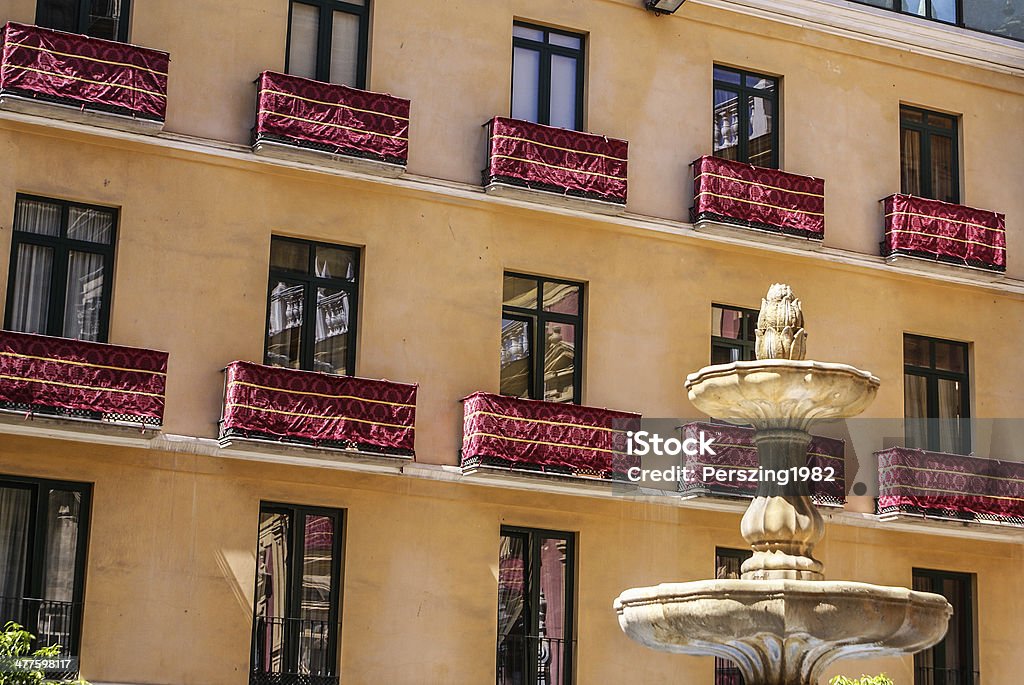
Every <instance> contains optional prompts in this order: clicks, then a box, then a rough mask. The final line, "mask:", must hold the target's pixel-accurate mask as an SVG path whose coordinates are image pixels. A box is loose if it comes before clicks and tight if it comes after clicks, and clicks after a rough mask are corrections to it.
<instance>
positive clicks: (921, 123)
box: [900, 105, 960, 202]
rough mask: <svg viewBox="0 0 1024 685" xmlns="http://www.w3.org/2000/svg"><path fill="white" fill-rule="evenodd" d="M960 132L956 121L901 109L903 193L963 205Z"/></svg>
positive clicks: (918, 111) (947, 116) (912, 109)
mask: <svg viewBox="0 0 1024 685" xmlns="http://www.w3.org/2000/svg"><path fill="white" fill-rule="evenodd" d="M956 129H957V120H956V117H953V116H950V115H948V114H937V113H935V112H928V111H925V110H923V109H918V108H916V107H907V106H906V105H901V106H900V179H901V180H900V187H901V192H904V193H907V194H909V195H917V196H920V197H927V198H931V199H933V200H942V201H943V202H960V171H959V163H958V157H959V148H958V144H957V133H956Z"/></svg>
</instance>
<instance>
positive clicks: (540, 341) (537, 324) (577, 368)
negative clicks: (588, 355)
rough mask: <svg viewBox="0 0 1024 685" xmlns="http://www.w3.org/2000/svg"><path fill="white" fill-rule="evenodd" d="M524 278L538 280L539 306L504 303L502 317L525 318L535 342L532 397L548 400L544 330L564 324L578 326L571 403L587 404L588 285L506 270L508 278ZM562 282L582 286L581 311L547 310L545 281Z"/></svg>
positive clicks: (531, 381)
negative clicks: (584, 358)
mask: <svg viewBox="0 0 1024 685" xmlns="http://www.w3.org/2000/svg"><path fill="white" fill-rule="evenodd" d="M507 276H512V277H514V278H522V279H526V280H531V281H535V282H536V283H537V305H536V307H533V308H528V307H515V306H513V305H507V304H504V302H503V303H502V305H501V318H502V319H514V320H517V321H525V322H526V323H527V326H528V327H529V328H530V329H531V331H530V345H531V349H530V351H531V368H530V379H529V381H530V382H529V396H530V399H534V400H543V399H544V365H545V362H546V358H545V356H546V354H547V348H546V346H545V344H544V343H545V339H544V333H545V331H546V330H547V324H548V323H564V324H567V325H570V326H573V327H574V333H573V349H574V357H573V374H572V402H571V404H582V403H583V398H582V394H583V338H584V336H583V326H584V321H585V319H584V314H585V302H586V292H587V290H586V284H584V283H582V282H580V281H570V280H567V279H563V278H548V277H546V276H534V275H532V274H524V273H520V272H517V271H505V272H504V273H503V274H502V280H504V278H505V277H507ZM546 283H560V284H562V285H571V286H575V287H577V288H579V293H580V294H579V302H578V304H579V313H578V314H561V313H559V312H548V311H544V284H546Z"/></svg>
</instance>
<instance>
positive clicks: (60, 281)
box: [4, 193, 121, 343]
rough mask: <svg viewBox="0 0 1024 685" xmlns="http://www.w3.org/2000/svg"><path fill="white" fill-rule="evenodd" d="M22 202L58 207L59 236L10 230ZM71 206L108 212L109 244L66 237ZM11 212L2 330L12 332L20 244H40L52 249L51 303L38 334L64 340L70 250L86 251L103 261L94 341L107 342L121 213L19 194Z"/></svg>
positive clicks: (111, 208)
mask: <svg viewBox="0 0 1024 685" xmlns="http://www.w3.org/2000/svg"><path fill="white" fill-rule="evenodd" d="M22 200H29V201H34V202H45V203H48V204H53V205H58V206H60V208H61V212H60V234H59V235H57V236H48V235H42V234H40V233H30V232H28V231H19V230H16V229H14V228H13V227H14V226H17V225H18V219H17V213H18V211H19V209H18V208H19V205H20V202H21V201H22ZM72 207H78V208H82V209H90V210H97V211H102V212H108V213H110V214H111V216H112V226H111V230H110V243H109V244H106V245H104V244H102V243H94V242H90V241H88V240H75V239H73V238H68V237H67V233H68V223H69V218H68V217H69V214H70V211H71V208H72ZM14 212H15V218H14V222H13V223H12V224H11V226H12V230H11V259H10V266H9V271H8V278H7V301H6V305H5V307H4V309H5V311H4V329H5V330H11V325H12V324H11V318H12V314H13V311H12V303H13V302H14V290H15V285H16V280H17V279H16V278H15V275H16V274H17V266H18V248H19V247H20V246H21V245H22V244H30V245H41V246H43V247H49V248H50V249H51V250H53V266H52V271H51V273H50V304H49V309H48V310H47V319H46V331H45V333H42V334H41V335H49V336H55V337H58V338H59V337H64V336H63V333H64V314H65V312H64V304H65V301H66V299H67V286H68V283H67V280H68V279H67V276H68V256H69V253H70V252H72V251H75V252H89V253H92V254H98V255H100V256H102V258H103V290H102V294H101V295H100V316H99V333H98V335H97V337H96V341H95V342H101V343H105V342H107V338H108V336H109V334H110V310H111V304H112V299H113V294H114V256H115V248H116V246H117V232H118V228H119V223H120V219H121V212H120V210H118V209H117V208H116V207H106V206H103V205H92V204H86V203H84V202H72V201H70V200H60V199H56V198H52V197H43V196H41V195H30V194H27V193H18V194H17V195H16V197H15V202H14Z"/></svg>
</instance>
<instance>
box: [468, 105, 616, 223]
mask: <svg viewBox="0 0 1024 685" xmlns="http://www.w3.org/2000/svg"><path fill="white" fill-rule="evenodd" d="M488 129H489V130H488V142H487V145H488V148H487V169H486V170H485V171H484V185H487V184H489V183H492V182H500V183H510V184H513V185H520V186H525V187H528V188H535V189H537V190H548V191H552V192H556V193H562V194H565V195H574V196H578V197H585V198H590V199H595V200H603V201H605V202H614V203H617V204H625V203H626V158H627V154H628V147H629V144H628V143H627V142H626V141H624V140H616V139H615V138H606V137H604V136H598V135H594V134H592V133H581V132H580V131H570V130H569V129H565V128H556V127H554V126H543V125H541V124H531V123H529V122H527V121H519V120H518V119H507V118H505V117H495V118H494V119H492V120H491V121H490V122H489V123H488Z"/></svg>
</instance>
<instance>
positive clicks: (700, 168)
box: [690, 155, 825, 245]
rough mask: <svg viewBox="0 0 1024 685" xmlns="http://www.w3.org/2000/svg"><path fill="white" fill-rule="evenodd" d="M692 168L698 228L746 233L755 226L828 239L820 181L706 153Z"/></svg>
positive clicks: (768, 231)
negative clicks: (826, 236)
mask: <svg viewBox="0 0 1024 685" xmlns="http://www.w3.org/2000/svg"><path fill="white" fill-rule="evenodd" d="M692 166H693V207H692V208H691V209H690V220H691V221H692V222H693V224H694V228H696V229H698V230H707V231H710V232H717V233H724V234H732V235H744V234H745V235H746V236H747V237H749V236H750V235H751V231H750V229H753V230H756V231H761V232H762V233H766V234H774V235H776V236H786V237H788V238H789V239H790V240H791V239H792V238H802V239H805V241H806V240H810V241H821V240H822V239H824V237H825V181H823V180H822V179H820V178H814V177H813V176H800V175H798V174H791V173H788V172H785V171H778V170H777V169H766V168H764V167H757V166H753V165H750V164H743V163H742V162H734V161H731V160H727V159H719V158H718V157H711V156H707V155H705V156H704V157H699V158H697V159H696V160H695V161H694V162H693V164H692ZM737 226H739V227H741V228H740V229H739V230H737V229H735V228H734V227H737ZM816 244H817V243H815V245H816Z"/></svg>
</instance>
